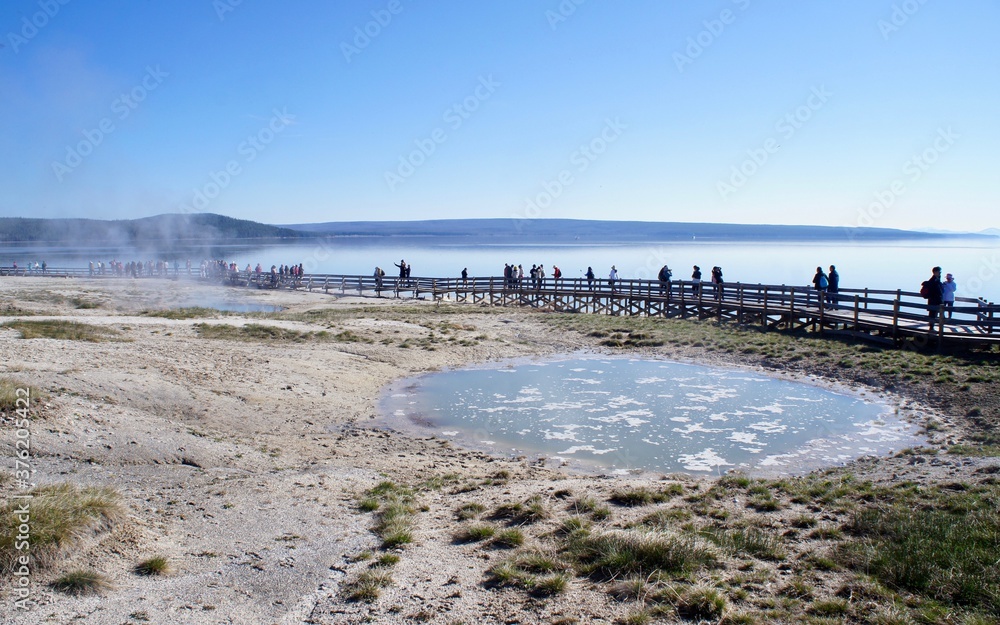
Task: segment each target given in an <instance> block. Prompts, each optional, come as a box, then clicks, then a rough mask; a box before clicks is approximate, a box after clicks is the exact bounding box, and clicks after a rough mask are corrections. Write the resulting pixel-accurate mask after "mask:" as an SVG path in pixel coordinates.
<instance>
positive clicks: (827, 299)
mask: <svg viewBox="0 0 1000 625" xmlns="http://www.w3.org/2000/svg"><path fill="white" fill-rule="evenodd" d="M393 265H394V266H395V267H396V268H397V269H398V270H399V282H398V283H397V286H407V285H409V284H410V283H411V277H410V276H411V271H412V267H411V266H410V265H409V264H408V263H407V262H406V260H405V259H401V260H400V261H399V262H398V263H393ZM11 269H13V270H14V271H15V272H17V271H18V269H19V268H18V264H17V261H14V262H13V263H12V267H11ZM47 269H48V265H47V263H46V262H45V261H40V262H34V263H28V265H27V270H28V271H38V272H45V271H46V270H47ZM88 270H89V274H90V275H91V276H95V275H101V276H103V275H113V276H123V277H133V278H138V277H144V276H149V277H153V276H155V277H169V276H178V275H181V270H182V267H181V264H180V261H178V260H176V259H175V260H173V261H172V262H171V261H166V260H155V261H154V260H146V261H127V262H126V261H121V260H118V259H112V260H110V261H108V262H106V263H105V262H104V261H90V263H89V266H88ZM183 271H184V274H185V275H189V276H190V275H194V274H193V273H192V264H191V260H190V259H188V260H186V261H185V262H184V266H183ZM941 272H942V270H941V267H934V268H933V269H932V270H931V277H930V278H928V279H927V280H925V281H924V282H923V283H921V285H920V296H921V297H923V298H924V299H926V300H927V307H928V318H929V320H930V326H931V329H932V330H933V328H934V323H935V320H937V319H938V318H939V317H947V318H949V319H950V318H951V317H952V314H953V312H954V306H955V294H956V292H957V290H958V283H957V282H956V281H955V277H954V276H953V275H952V274H950V273H949V274H945V278H944V280H942V279H941ZM197 275H198V276H199V277H202V278H219V279H227V278H228V279H230V280H234V279H235V280H241V279H245V280H246V281H247V282H251V281H255V282H256V283H258V284H264V283H267V282H268V281H270V283H271V284H273V285H278V284H282V283H285V282H288V281H299V280H300V279H301V278H302V276H303V275H304V269H303V265H302V263H299V264H297V265H295V264H293V265H285V264H282V265H271V267H270V270H267V271H266V272H265V269H264V267H263V266H262V265H261V264H260V263H257V265H256V267H251V265H250V264H249V263H248V264H247V265H246V267H245V268H243V269H242V270H241V269H240V268H239V267H238V266H237V264H236V263H235V262H227V261H225V260H218V259H213V260H209V259H206V260H203V261H201V264H200V266H199V267H198V269H197ZM385 275H386V274H385V271H384V270H383V269H382V268H381V267H376V268H375V274H374V276H375V282H376V289H377V290H379V291H381V289H382V285H383V279H384V278H385ZM461 276H462V281H463V284H465V285H468V280H469V270H468V267H465V268H463V269H462V272H461ZM710 276H711V277H710V280H711V283H712V284H713V285H715V286H714V288H713V292H714V294H715V296H716V297H721V296H722V293H723V288H722V285H723V284H724V282H725V281H724V279H723V276H722V267H719V266H715V267H712V270H711V273H710ZM547 277H551V279H552V281H553V283H554V285H555V286H558V285H559V283H560V280H562V279H563V273H562V270H561V269H560V268H559V267H558V266H557V265H552V270H551V274H549V273H548V272H547V271H546V268H545V265H544V264H543V263H538V264H532V265H531V268H530V269H529V270H528V271H525V269H524V265H522V264H519V263H507V264H505V265H504V268H503V281H504V288H508V289H520V288H533V289H541V288H542V286H543V284H544V282H545V279H546V278H547ZM584 278H586V280H587V286H588V288H591V289H593V288H594V287H595V285H596V283H597V274H595V272H594V268H593V267H587V271H586V273H585V274H584ZM607 280H608V285H609V286H610V287H611V290H612V292H614V291H615V290H616V289H618V288H620V282H621V278H620V277H619V275H618V269H617V267H616V266H615V265H612V266H611V269H610V271H609V272H608V278H607ZM656 280H657V281H658V282H659V286H660V292H661V293H663V292H665V293H668V294H669V293H671V292H672V289H671V283H672V280H673V270H672V269H670V267H669V266H668V265H663V267H661V268H660V270H659V272H658V273H657V276H656ZM689 284H690V289H691V293H692V295H694V296H697V295H698V294H699V292H700V290H701V285H702V273H701V267H699V266H698V265H693V266H692V271H691V279H690V281H689ZM812 286H813V289H814V290H816V291H817V292H818V293H819V294H820V297H821V298H822V301H823V302H824V303H825V304H827V305H829V306H834V307H835V306H837V304H838V293H839V291H840V274H839V273H838V272H837V267H836V266H835V265H830V266H829V270H824V269H823V267H822V266H820V267H816V273H815V274H814V275H813V277H812Z"/></svg>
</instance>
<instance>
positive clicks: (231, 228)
mask: <svg viewBox="0 0 1000 625" xmlns="http://www.w3.org/2000/svg"><path fill="white" fill-rule="evenodd" d="M315 236H316V235H315V234H313V233H308V232H299V231H296V230H292V229H290V228H282V227H279V226H269V225H267V224H262V223H257V222H255V221H248V220H246V219H233V218H232V217H225V216H223V215H215V214H212V213H193V214H168V215H156V216H155V217H144V218H142V219H125V220H116V221H105V220H99V219H32V218H24V217H0V243H45V244H52V245H58V244H73V245H76V246H80V245H87V244H91V245H123V246H128V245H137V244H149V243H215V242H219V241H233V240H246V239H298V238H302V237H315Z"/></svg>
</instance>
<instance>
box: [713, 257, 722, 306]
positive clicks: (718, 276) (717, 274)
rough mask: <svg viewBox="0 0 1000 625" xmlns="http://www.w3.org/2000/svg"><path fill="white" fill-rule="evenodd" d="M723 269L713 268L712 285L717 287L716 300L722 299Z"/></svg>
mask: <svg viewBox="0 0 1000 625" xmlns="http://www.w3.org/2000/svg"><path fill="white" fill-rule="evenodd" d="M722 282H723V281H722V267H719V266H718V265H716V266H715V267H712V284H714V285H715V299H722Z"/></svg>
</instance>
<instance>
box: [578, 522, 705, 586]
mask: <svg viewBox="0 0 1000 625" xmlns="http://www.w3.org/2000/svg"><path fill="white" fill-rule="evenodd" d="M567 552H568V555H570V556H571V557H572V558H573V559H575V560H576V561H577V562H579V563H580V565H581V568H582V570H583V571H584V572H586V573H590V574H592V575H596V576H598V577H602V578H605V579H616V578H622V577H629V576H648V575H651V574H654V573H657V572H664V573H669V574H674V573H687V572H691V571H694V570H696V569H698V568H700V567H703V566H708V565H711V564H715V562H716V561H717V557H716V555H715V552H714V551H713V550H712V549H711V548H710V547H708V546H707V545H705V544H703V543H702V542H701V541H700V540H698V539H697V538H696V537H693V536H682V535H677V534H673V533H669V532H664V531H659V530H650V531H640V530H611V531H607V532H601V533H596V534H589V535H581V536H576V537H572V538H571V541H570V543H569V545H568V546H567Z"/></svg>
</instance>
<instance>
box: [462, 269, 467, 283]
mask: <svg viewBox="0 0 1000 625" xmlns="http://www.w3.org/2000/svg"><path fill="white" fill-rule="evenodd" d="M462 286H463V287H466V286H469V268H468V267H463V268H462Z"/></svg>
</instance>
